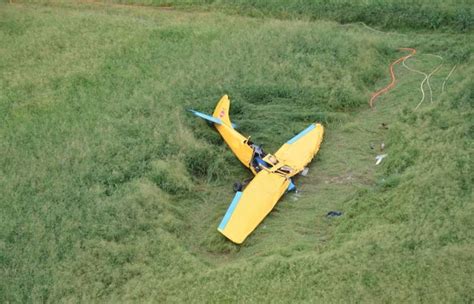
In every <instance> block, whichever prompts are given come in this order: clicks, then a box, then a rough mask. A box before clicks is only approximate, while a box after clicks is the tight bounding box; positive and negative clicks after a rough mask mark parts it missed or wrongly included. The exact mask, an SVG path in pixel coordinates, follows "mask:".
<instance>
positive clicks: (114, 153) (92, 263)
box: [0, 1, 474, 303]
mask: <svg viewBox="0 0 474 304" xmlns="http://www.w3.org/2000/svg"><path fill="white" fill-rule="evenodd" d="M134 2H135V3H138V2H137V1H134ZM280 2H281V1H280ZM280 2H278V3H280ZM141 3H142V4H147V5H149V4H156V5H160V3H161V2H155V3H151V2H150V3H145V2H141ZM167 3H168V6H169V4H172V5H174V4H175V3H176V5H177V6H178V8H180V7H181V8H183V9H169V8H166V9H163V8H159V7H148V6H128V5H127V6H123V5H112V4H100V3H82V4H79V3H71V2H54V3H41V4H28V3H24V4H19V3H14V4H7V3H4V4H0V41H1V42H2V43H1V44H0V71H1V76H0V122H1V127H0V302H3V303H17V302H21V303H24V302H172V303H181V302H200V303H202V302H206V303H208V302H211V303H222V302H245V303H247V302H249V303H261V302H272V303H279V302H281V303H288V302H321V303H328V302H334V303H341V302H377V303H379V302H396V303H400V302H427V303H433V302H438V303H447V302H448V303H471V302H473V301H474V287H473V285H472V280H473V279H474V266H473V265H474V242H473V241H474V235H473V233H472V231H473V229H474V220H473V215H474V210H473V209H474V204H473V201H474V200H473V192H472V185H473V182H474V180H473V174H472V170H473V169H472V160H473V151H474V141H473V139H474V138H473V137H474V115H473V113H474V112H473V109H472V107H473V91H474V90H473V89H474V80H473V78H472V75H473V73H474V67H473V64H472V49H473V43H472V41H473V38H474V37H473V35H472V31H470V30H469V26H467V27H458V25H456V24H457V23H450V22H446V24H441V25H439V26H436V27H429V26H424V25H419V26H418V25H417V24H410V25H408V26H406V27H405V26H399V25H397V24H395V23H394V24H388V23H384V24H382V23H377V22H372V23H370V22H367V23H370V24H377V25H380V26H381V27H382V28H390V29H391V32H387V33H385V32H381V31H378V30H375V29H372V28H368V27H366V26H364V25H363V24H360V23H353V24H340V23H338V22H336V21H344V20H339V19H338V18H336V17H334V18H333V17H330V18H319V17H318V18H315V17H314V18H313V17H312V16H310V15H305V14H299V13H295V14H293V13H292V14H291V16H290V17H291V18H280V17H286V15H281V14H282V13H281V12H282V11H281V10H279V8H278V5H277V4H278V3H277V4H275V6H274V10H272V9H269V10H270V11H271V12H272V13H271V14H270V16H269V17H266V18H261V16H259V14H256V13H255V11H256V8H257V10H260V9H266V8H267V5H268V4H264V2H261V1H255V2H249V1H240V2H236V3H235V4H229V3H228V2H226V1H216V2H212V3H211V2H209V1H203V2H199V1H192V2H191V1H189V2H188V1H184V2H174V1H171V2H167ZM245 3H251V4H252V5H247V4H245ZM281 3H283V2H281ZM301 3H305V2H301ZM315 3H320V2H315ZM366 3H368V4H371V3H372V4H374V5H375V4H377V3H382V2H366ZM388 3H395V2H388ZM436 3H438V2H436ZM450 3H452V6H450V7H449V9H447V10H446V16H447V15H449V14H451V11H459V10H462V8H464V7H469V6H468V5H467V2H459V5H455V4H456V2H454V1H452V2H450ZM164 4H166V3H164V2H163V3H161V5H164ZM199 5H203V6H202V7H201V6H199ZM235 5H241V6H239V7H238V9H236V6H235ZM439 7H442V5H441V4H439ZM194 8H196V9H195V10H194ZM333 12H335V11H333ZM442 12H445V11H442ZM229 13H231V14H229ZM334 14H336V13H334ZM367 14H368V13H367ZM442 14H444V13H442ZM463 14H466V15H465V16H467V17H466V18H465V20H468V22H467V24H471V23H470V22H471V21H472V19H471V18H472V15H471V14H470V13H469V10H467V11H466V10H464V12H463ZM249 16H254V17H249ZM390 16H391V15H383V14H382V15H381V17H382V19H384V18H386V19H387V20H388V19H390ZM443 16H444V15H443ZM273 17H278V18H273ZM400 18H402V17H400ZM403 18H404V17H403ZM403 18H402V19H403ZM407 18H408V17H407ZM410 18H411V17H410ZM440 18H441V17H440ZM463 18H464V17H463ZM316 19H318V20H316ZM319 19H331V20H335V21H324V20H319ZM418 19H420V18H418ZM384 20H385V19H384ZM442 20H444V19H442ZM463 20H464V19H463ZM470 20H471V21H470ZM345 21H347V22H353V21H354V22H355V21H357V22H359V21H361V22H366V21H367V20H364V19H360V20H359V19H350V20H345ZM418 21H419V23H420V24H421V23H424V22H427V21H426V19H420V20H418ZM418 27H419V28H418ZM432 28H434V29H436V30H432ZM400 47H414V48H416V49H417V50H418V53H417V55H416V56H415V57H413V58H411V59H409V60H408V61H407V65H408V66H409V67H411V68H415V69H417V70H420V71H422V72H424V73H430V72H432V71H433V70H434V69H435V68H436V67H437V66H439V65H440V64H441V63H442V64H443V65H442V66H441V68H440V69H439V70H438V71H437V72H436V73H434V74H433V76H432V78H431V79H430V83H431V86H432V90H433V94H432V96H433V98H432V99H433V100H432V102H431V101H430V98H429V97H430V95H429V94H428V93H429V92H428V89H427V86H425V90H426V93H427V99H426V100H425V101H424V103H423V104H421V106H420V107H419V108H418V109H417V110H416V111H415V107H416V106H417V105H418V104H419V102H420V98H421V92H420V83H421V81H422V80H423V76H421V75H420V74H417V73H414V72H411V71H409V70H407V69H405V68H404V67H402V66H397V67H396V74H397V77H398V78H399V79H398V81H397V85H396V87H395V89H393V90H392V91H390V92H389V93H388V94H385V95H383V96H381V97H380V98H379V99H378V101H377V103H376V109H375V110H370V109H369V108H368V99H369V97H370V94H371V92H373V91H375V90H377V89H379V88H381V87H383V86H385V85H386V84H387V83H388V82H389V77H388V64H389V63H390V62H392V61H394V60H395V59H397V58H399V57H401V56H402V55H405V54H406V53H405V52H402V51H399V50H398V48H400ZM434 55H436V56H434ZM437 56H441V58H440V57H437ZM453 67H456V69H455V70H454V72H453V73H452V75H451V76H450V78H449V79H448V80H447V81H446V82H445V80H446V77H447V76H448V74H449V73H450V71H451V70H452V68H453ZM443 85H444V90H442V88H443ZM223 94H228V95H229V96H230V98H231V100H232V106H231V119H232V120H233V121H234V122H235V123H236V124H237V125H238V128H239V130H240V131H241V132H242V133H243V134H246V135H252V138H253V140H254V141H255V142H257V143H260V144H262V145H263V147H264V148H265V150H267V151H276V149H278V147H279V146H280V145H281V144H282V143H284V142H285V141H286V140H288V139H289V138H291V137H292V136H293V135H294V134H296V133H298V132H299V131H300V130H302V129H304V128H305V127H306V126H307V125H308V124H309V123H311V122H314V121H320V122H322V123H323V124H324V125H325V127H326V134H325V140H324V143H323V145H322V148H321V151H320V153H319V154H318V156H317V158H316V159H315V161H313V163H312V164H311V166H310V171H309V174H308V176H306V177H299V178H298V179H297V181H296V184H297V187H298V188H299V192H298V193H291V194H287V195H286V196H285V197H284V198H283V199H282V200H281V201H280V203H279V204H278V205H277V207H276V209H275V210H274V211H273V212H272V213H271V214H270V215H269V216H268V217H267V219H266V220H265V221H264V222H263V223H262V224H261V225H260V226H259V228H258V229H257V230H256V231H255V232H254V233H253V234H252V235H251V237H250V238H249V239H248V240H247V241H246V242H245V244H244V245H243V246H237V245H233V244H232V243H230V242H229V241H227V240H226V239H225V238H224V237H222V236H221V235H220V234H219V233H218V232H217V230H216V227H217V225H218V224H219V222H220V220H221V218H222V216H223V214H224V213H225V210H226V209H227V207H228V204H229V203H230V201H231V199H232V197H233V192H232V183H233V182H234V181H239V180H243V179H245V178H247V177H250V175H251V174H250V172H248V171H247V170H246V169H245V168H243V167H242V166H241V165H240V164H239V162H238V161H237V160H236V159H235V157H234V155H233V154H232V153H231V152H230V150H229V149H228V148H227V147H226V146H225V145H224V144H223V143H222V140H221V139H220V138H219V136H218V134H217V133H216V132H214V131H213V130H212V129H211V128H209V127H208V126H207V125H206V124H205V123H204V122H202V121H200V120H198V119H196V118H194V117H192V116H191V115H190V114H189V113H188V112H187V111H186V109H189V108H194V109H196V110H200V111H203V112H211V111H212V110H213V108H214V106H215V103H216V102H217V100H218V99H219V98H220V97H221V96H222V95H223ZM382 123H385V124H388V129H385V128H381V124H382ZM382 142H383V143H385V145H386V148H385V151H384V152H383V153H387V154H388V156H387V158H386V159H385V160H384V161H383V162H382V164H381V165H379V166H375V164H374V163H375V160H374V158H375V156H376V155H377V154H380V153H382V152H381V151H380V148H379V146H380V144H381V143H382ZM371 144H373V145H374V146H375V148H374V149H371ZM331 210H340V211H343V212H344V215H343V216H342V217H339V218H333V219H329V218H326V217H325V214H326V213H327V212H328V211H331Z"/></svg>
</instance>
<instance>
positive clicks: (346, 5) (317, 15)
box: [104, 0, 474, 32]
mask: <svg viewBox="0 0 474 304" xmlns="http://www.w3.org/2000/svg"><path fill="white" fill-rule="evenodd" d="M104 2H108V1H104ZM112 2H117V3H125V4H139V5H148V6H160V7H180V8H191V9H196V8H199V9H207V10H215V9H218V10H223V11H225V12H228V13H234V14H243V15H248V16H254V17H260V18H261V17H276V18H284V19H297V18H304V19H309V20H334V21H337V22H341V23H353V22H365V23H367V24H370V25H377V26H380V27H383V28H387V29H403V30H409V29H416V30H420V29H425V30H426V29H428V30H449V31H462V32H465V31H471V30H472V27H473V25H474V7H473V6H472V3H471V1H467V0H450V1H446V0H437V1H428V0H419V1H400V0H358V1H349V0H329V1H328V0H324V1H323V0H300V1H287V0H273V1H262V0H114V1H112Z"/></svg>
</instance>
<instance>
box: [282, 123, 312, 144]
mask: <svg viewBox="0 0 474 304" xmlns="http://www.w3.org/2000/svg"><path fill="white" fill-rule="evenodd" d="M314 128H316V126H315V125H314V124H311V125H310V126H309V127H307V128H306V129H304V130H303V131H301V132H300V133H298V135H296V136H295V137H293V138H292V139H290V140H289V141H287V142H286V143H287V144H289V145H291V144H292V143H295V142H296V141H298V139H300V138H301V137H303V136H305V135H306V134H308V133H309V132H311V131H312V130H314Z"/></svg>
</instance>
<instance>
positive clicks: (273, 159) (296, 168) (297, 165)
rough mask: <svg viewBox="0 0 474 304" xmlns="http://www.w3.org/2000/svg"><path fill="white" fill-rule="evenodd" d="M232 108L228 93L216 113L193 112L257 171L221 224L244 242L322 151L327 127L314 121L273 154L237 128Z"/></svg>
mask: <svg viewBox="0 0 474 304" xmlns="http://www.w3.org/2000/svg"><path fill="white" fill-rule="evenodd" d="M229 108H230V100H229V97H228V96H227V95H224V96H223V97H222V98H221V99H220V101H219V103H218V104H217V106H216V109H215V110H214V113H213V115H212V116H209V115H206V114H204V113H200V112H197V111H194V110H191V112H192V113H193V114H194V115H196V116H198V117H201V118H203V119H205V120H207V121H209V122H210V123H212V124H213V125H214V126H215V127H216V129H217V131H218V132H219V133H220V134H221V136H222V138H223V139H224V141H225V142H226V143H227V145H228V146H229V147H230V149H231V150H232V152H234V154H235V155H236V156H237V158H238V159H239V160H240V161H241V162H242V164H244V166H246V167H247V168H249V169H250V170H251V171H252V172H253V174H255V177H254V178H253V179H252V181H251V182H250V183H249V184H248V185H246V187H245V189H244V190H242V189H236V190H237V193H236V194H235V196H234V199H233V200H232V203H231V204H230V206H229V208H228V210H227V212H226V214H225V216H224V218H223V219H222V221H221V223H220V225H219V227H218V228H217V230H218V231H219V232H220V233H222V234H223V235H224V236H225V237H227V238H228V239H230V240H231V241H232V242H234V243H237V244H241V243H243V241H244V240H245V239H246V238H247V237H248V236H249V235H250V233H252V231H253V230H255V228H257V226H258V224H260V222H262V221H263V219H264V218H265V217H266V216H267V214H268V213H270V211H272V209H273V207H274V206H275V205H276V203H277V202H278V200H279V199H280V197H282V196H283V194H285V192H287V191H292V190H295V189H296V187H295V185H294V184H293V182H292V180H291V178H292V177H293V176H295V175H296V174H298V173H300V172H302V171H303V170H304V169H305V166H306V165H307V164H308V163H309V162H310V161H311V160H312V159H313V157H314V156H315V155H316V153H317V152H318V150H319V146H320V145H321V142H322V140H323V133H324V128H323V126H322V125H321V124H311V125H310V126H309V127H307V128H306V129H304V130H303V131H301V132H300V133H299V134H297V135H296V136H295V137H293V138H292V139H290V140H289V141H287V142H286V143H285V144H284V145H283V146H282V147H281V148H280V149H279V150H278V151H277V152H276V153H275V154H273V155H272V154H269V153H265V152H264V151H263V150H262V148H261V147H259V146H257V145H255V144H254V143H252V142H251V141H250V137H248V138H246V137H244V136H243V135H242V134H240V133H239V132H237V131H236V130H235V129H234V127H235V126H234V125H233V124H232V123H231V122H230V119H229ZM238 188H241V187H238Z"/></svg>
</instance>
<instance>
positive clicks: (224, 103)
mask: <svg viewBox="0 0 474 304" xmlns="http://www.w3.org/2000/svg"><path fill="white" fill-rule="evenodd" d="M229 108H230V100H229V97H228V96H227V95H224V96H222V98H221V99H220V100H219V102H218V103H217V106H216V108H215V110H214V113H213V114H212V116H209V115H207V114H204V113H201V112H198V111H194V110H190V111H191V112H192V113H193V114H194V115H196V116H198V117H201V118H202V119H205V120H207V121H210V122H213V123H215V124H218V125H226V126H229V127H231V128H235V125H234V124H233V123H231V122H230V118H229Z"/></svg>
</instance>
